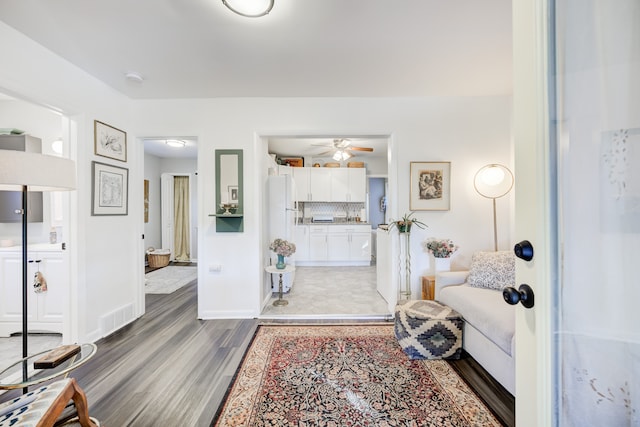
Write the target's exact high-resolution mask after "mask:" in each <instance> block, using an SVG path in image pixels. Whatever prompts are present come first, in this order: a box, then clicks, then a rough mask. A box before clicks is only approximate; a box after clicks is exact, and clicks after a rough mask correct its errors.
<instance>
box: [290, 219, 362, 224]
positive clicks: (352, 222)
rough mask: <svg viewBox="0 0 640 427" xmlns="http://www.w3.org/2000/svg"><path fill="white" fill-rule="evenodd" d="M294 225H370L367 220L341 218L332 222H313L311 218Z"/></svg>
mask: <svg viewBox="0 0 640 427" xmlns="http://www.w3.org/2000/svg"><path fill="white" fill-rule="evenodd" d="M296 225H371V223H368V222H363V221H360V222H357V221H346V220H343V219H337V220H335V221H333V222H313V221H311V220H308V221H307V220H305V221H303V222H298V223H297V224H296Z"/></svg>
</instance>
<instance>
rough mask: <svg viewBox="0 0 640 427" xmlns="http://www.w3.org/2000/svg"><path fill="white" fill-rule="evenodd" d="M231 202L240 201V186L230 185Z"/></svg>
mask: <svg viewBox="0 0 640 427" xmlns="http://www.w3.org/2000/svg"><path fill="white" fill-rule="evenodd" d="M229 203H238V186H237V185H230V186H229Z"/></svg>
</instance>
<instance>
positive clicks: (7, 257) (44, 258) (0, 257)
mask: <svg viewBox="0 0 640 427" xmlns="http://www.w3.org/2000/svg"><path fill="white" fill-rule="evenodd" d="M28 261H29V265H28V272H27V291H28V294H27V305H28V309H27V320H28V327H29V331H46V332H58V333H62V326H63V316H64V312H65V310H66V307H67V306H66V301H67V297H66V296H67V294H68V283H69V274H68V269H67V263H66V260H65V258H64V254H63V253H62V251H52V252H48V251H47V252H30V253H29V255H28ZM37 271H40V272H41V273H42V275H43V276H44V278H45V279H46V280H47V284H48V285H47V288H48V289H47V292H43V293H36V292H35V291H34V288H33V278H34V275H35V273H36V272H37ZM20 331H22V253H21V252H0V336H3V337H6V336H9V335H10V334H12V333H14V332H20Z"/></svg>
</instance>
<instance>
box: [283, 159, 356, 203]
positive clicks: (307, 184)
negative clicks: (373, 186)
mask: <svg viewBox="0 0 640 427" xmlns="http://www.w3.org/2000/svg"><path fill="white" fill-rule="evenodd" d="M291 172H292V174H293V179H294V182H295V187H296V201H299V202H365V200H366V192H367V181H366V170H365V169H364V168H304V167H303V168H291Z"/></svg>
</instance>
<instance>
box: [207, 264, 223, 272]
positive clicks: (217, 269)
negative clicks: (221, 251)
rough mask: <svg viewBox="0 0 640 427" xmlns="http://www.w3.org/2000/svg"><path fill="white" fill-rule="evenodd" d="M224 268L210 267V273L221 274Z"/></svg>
mask: <svg viewBox="0 0 640 427" xmlns="http://www.w3.org/2000/svg"><path fill="white" fill-rule="evenodd" d="M221 271H222V266H221V265H220V264H213V265H210V266H209V273H220V272H221Z"/></svg>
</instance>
